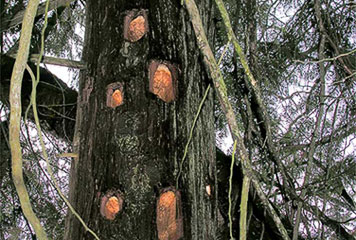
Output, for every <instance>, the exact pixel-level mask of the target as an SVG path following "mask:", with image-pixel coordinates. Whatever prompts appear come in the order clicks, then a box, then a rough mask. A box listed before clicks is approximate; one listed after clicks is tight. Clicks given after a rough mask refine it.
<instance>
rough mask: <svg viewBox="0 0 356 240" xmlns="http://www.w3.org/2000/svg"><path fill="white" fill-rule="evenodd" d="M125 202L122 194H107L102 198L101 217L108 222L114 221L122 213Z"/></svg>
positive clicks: (111, 192)
mask: <svg viewBox="0 0 356 240" xmlns="http://www.w3.org/2000/svg"><path fill="white" fill-rule="evenodd" d="M123 202H124V201H123V198H122V197H121V195H120V193H118V192H113V191H110V192H108V193H106V194H105V195H104V196H103V197H102V198H101V204H100V213H101V215H102V216H103V217H104V218H106V219H108V220H114V219H115V217H116V215H117V214H118V213H119V212H120V211H121V209H122V205H123Z"/></svg>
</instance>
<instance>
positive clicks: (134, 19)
mask: <svg viewBox="0 0 356 240" xmlns="http://www.w3.org/2000/svg"><path fill="white" fill-rule="evenodd" d="M147 31H148V22H147V13H146V10H143V9H141V10H137V9H133V10H131V11H128V12H127V13H126V16H125V20H124V38H125V39H126V40H127V41H130V42H137V41H138V40H140V39H141V38H142V37H143V36H144V35H145V34H146V32H147Z"/></svg>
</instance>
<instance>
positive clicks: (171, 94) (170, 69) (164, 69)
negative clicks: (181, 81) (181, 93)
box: [149, 60, 177, 103]
mask: <svg viewBox="0 0 356 240" xmlns="http://www.w3.org/2000/svg"><path fill="white" fill-rule="evenodd" d="M149 75H150V92H152V93H153V94H155V95H157V97H158V98H160V99H162V100H163V101H164V102H167V103H169V102H171V101H174V100H176V98H177V74H176V67H175V66H174V65H173V64H170V63H168V62H165V61H163V62H162V61H156V60H153V61H152V62H151V64H150V66H149Z"/></svg>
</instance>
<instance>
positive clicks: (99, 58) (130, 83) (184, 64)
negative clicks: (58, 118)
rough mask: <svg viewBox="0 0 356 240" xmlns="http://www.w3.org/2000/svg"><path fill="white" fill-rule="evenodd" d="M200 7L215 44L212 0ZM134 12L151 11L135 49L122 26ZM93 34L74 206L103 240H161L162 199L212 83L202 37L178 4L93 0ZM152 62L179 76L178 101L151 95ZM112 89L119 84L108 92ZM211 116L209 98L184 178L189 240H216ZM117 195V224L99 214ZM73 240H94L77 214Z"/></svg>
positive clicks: (69, 227) (70, 226) (71, 226)
mask: <svg viewBox="0 0 356 240" xmlns="http://www.w3.org/2000/svg"><path fill="white" fill-rule="evenodd" d="M198 5H199V7H200V8H199V9H200V14H201V16H202V19H203V21H204V24H205V26H206V31H207V32H208V33H209V36H210V37H212V36H213V30H214V28H213V24H212V22H211V19H212V15H213V11H212V7H213V6H212V2H211V1H209V0H207V1H198ZM132 9H138V10H137V11H135V13H134V14H137V15H142V16H144V15H145V14H144V13H143V11H141V12H140V11H139V10H141V9H143V10H145V12H146V13H147V21H148V25H149V30H148V32H147V33H145V35H144V36H143V38H141V39H140V40H138V41H136V42H130V41H127V40H125V39H124V19H125V16H127V15H130V14H129V12H128V11H130V10H132ZM86 31H87V32H86V46H85V54H84V58H85V59H84V60H85V61H86V62H87V66H88V68H87V70H85V71H83V72H82V76H81V80H80V81H81V82H80V93H79V99H78V115H77V128H76V132H77V134H76V138H75V139H76V140H75V145H76V147H77V149H78V151H79V159H76V160H73V164H72V169H71V180H70V201H71V203H72V204H73V206H74V208H75V209H76V210H77V211H78V212H79V215H80V216H81V217H82V218H83V219H84V221H85V222H86V223H87V224H88V226H89V228H91V229H92V230H93V231H94V232H96V233H97V234H98V236H99V237H100V238H101V239H145V240H146V239H158V238H159V237H158V233H157V224H156V222H159V219H157V217H156V205H157V198H158V197H159V196H160V195H159V194H160V193H161V192H162V190H163V189H166V188H168V187H171V188H170V189H174V188H175V186H176V179H177V176H178V174H179V166H180V163H181V160H182V157H183V154H184V147H185V144H186V143H187V141H188V138H189V132H190V128H191V127H192V125H193V119H194V116H195V115H196V113H197V110H198V106H199V103H200V101H201V100H202V98H203V95H204V92H205V90H206V88H207V86H208V84H209V78H208V77H207V74H206V72H205V70H204V67H203V64H202V61H201V57H200V56H199V51H198V50H197V49H198V46H197V43H196V37H195V35H194V32H193V30H192V26H191V23H190V20H189V17H188V14H187V12H186V10H185V9H184V8H183V7H182V6H181V5H180V1H173V0H167V1H123V0H121V1H118V0H116V1H109V0H101V1H98V0H91V1H87V26H86ZM210 39H212V38H210ZM131 40H132V39H131ZM151 60H156V61H157V62H158V63H162V64H166V66H168V69H169V70H170V71H171V73H172V77H173V78H174V75H175V71H174V68H175V69H176V73H177V79H178V80H177V91H173V92H174V93H176V94H177V96H176V97H175V100H174V101H171V102H169V103H166V102H164V101H163V100H161V99H160V98H158V97H157V96H156V95H154V94H152V93H151V92H150V84H149V71H148V67H149V64H150V63H151ZM160 61H165V62H160ZM170 64H172V65H170ZM157 69H158V68H157ZM152 71H154V70H152V69H151V73H152ZM157 71H158V70H157ZM151 75H152V76H153V74H151ZM154 76H156V75H154ZM113 83H117V84H116V85H115V84H114V85H109V84H113ZM108 86H109V87H110V86H113V87H114V88H115V86H116V87H117V88H118V89H119V92H120V93H123V104H122V105H119V106H116V105H112V102H110V101H113V100H111V93H112V92H113V91H114V90H115V89H112V91H111V92H110V91H108V90H107V89H108ZM151 87H152V86H151ZM116 90H117V89H116ZM151 91H152V88H151ZM108 92H109V93H108ZM107 94H109V95H108V96H107ZM161 98H163V99H164V97H161ZM114 106H116V107H114ZM213 110H214V108H213V93H212V92H210V93H209V95H208V98H207V99H206V101H205V103H204V106H203V108H202V111H201V113H200V116H199V119H198V121H197V124H196V126H195V130H194V133H193V138H192V141H191V144H190V146H189V149H188V152H187V158H186V160H185V162H184V163H183V168H182V173H181V177H180V178H179V181H178V182H179V185H178V190H179V191H180V195H181V202H182V204H181V206H182V214H183V231H184V239H216V228H217V191H216V190H217V178H216V162H215V132H214V116H213ZM207 186H210V189H211V193H210V194H208V192H207V191H206V189H207ZM114 191H115V192H119V193H120V196H121V197H122V198H123V201H124V202H123V208H122V210H121V211H120V212H119V213H118V215H117V216H116V217H113V218H114V220H108V219H106V218H105V217H103V216H102V214H101V213H100V212H101V211H100V210H101V207H100V206H101V205H102V202H101V201H102V199H105V196H107V195H108V194H110V193H113V192H114ZM173 191H174V190H173ZM176 198H178V193H177V194H176ZM177 204H179V203H178V202H177ZM177 212H178V213H179V211H177ZM177 224H179V223H177ZM177 231H178V230H177ZM179 235H180V234H179V233H177V234H176V235H174V234H171V235H168V236H167V235H160V238H159V239H178V238H179ZM65 239H93V237H92V236H91V235H90V234H89V233H87V232H85V230H84V228H83V227H82V226H81V224H80V223H79V221H78V220H77V219H76V217H75V216H73V215H72V214H69V215H68V218H67V221H66V234H65Z"/></svg>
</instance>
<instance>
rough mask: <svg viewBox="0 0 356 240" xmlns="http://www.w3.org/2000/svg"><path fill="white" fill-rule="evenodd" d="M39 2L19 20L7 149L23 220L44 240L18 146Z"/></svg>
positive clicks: (44, 235) (43, 233) (34, 3)
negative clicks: (25, 76)
mask: <svg viewBox="0 0 356 240" xmlns="http://www.w3.org/2000/svg"><path fill="white" fill-rule="evenodd" d="M38 5H39V0H30V1H29V3H28V6H27V8H26V12H25V14H24V18H23V24H22V30H21V37H20V46H19V53H18V56H17V59H16V62H15V65H14V69H13V71H12V75H11V85H10V112H11V115H10V147H11V157H12V177H13V181H14V184H15V187H16V191H17V193H18V196H19V199H20V203H21V207H22V210H23V213H24V215H25V217H26V218H27V219H28V221H29V222H30V224H31V225H32V227H33V228H34V230H35V232H36V235H37V238H38V239H41V240H42V239H43V240H45V239H47V235H46V233H45V231H44V229H43V228H42V226H41V222H40V221H39V219H38V218H37V217H36V215H35V213H34V212H33V210H32V207H31V203H30V198H29V195H28V192H27V190H26V187H25V183H24V179H23V172H22V151H21V145H20V120H21V85H22V77H23V74H24V70H25V66H26V63H27V57H28V55H29V49H30V40H31V32H32V27H33V23H34V19H35V13H36V10H37V7H38Z"/></svg>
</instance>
